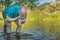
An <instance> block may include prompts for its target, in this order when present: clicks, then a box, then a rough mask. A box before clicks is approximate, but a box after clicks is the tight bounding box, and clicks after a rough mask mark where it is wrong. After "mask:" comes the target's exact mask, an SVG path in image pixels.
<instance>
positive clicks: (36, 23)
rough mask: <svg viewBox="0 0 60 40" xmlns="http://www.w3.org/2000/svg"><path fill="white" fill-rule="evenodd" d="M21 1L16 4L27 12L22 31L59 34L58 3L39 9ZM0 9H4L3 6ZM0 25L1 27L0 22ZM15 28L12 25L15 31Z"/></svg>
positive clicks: (46, 4)
mask: <svg viewBox="0 0 60 40" xmlns="http://www.w3.org/2000/svg"><path fill="white" fill-rule="evenodd" d="M22 1H24V0H22ZM22 1H21V2H19V3H18V4H19V5H22V6H26V7H27V10H28V15H27V19H26V23H25V24H23V26H22V30H38V31H43V32H44V33H46V32H47V33H49V32H54V33H55V32H60V9H59V8H60V5H59V3H58V1H57V2H55V3H44V4H42V5H41V6H39V7H36V6H30V5H28V4H27V3H26V4H24V2H22ZM31 1H33V0H30V2H31ZM20 3H21V4H20ZM16 4H17V3H16ZM2 7H4V5H2ZM31 8H33V10H30V9H31ZM0 16H1V15H0ZM1 18H2V16H1ZM0 23H1V24H2V25H3V21H2V20H1V22H0ZM15 26H16V25H15V24H14V23H13V25H12V28H14V29H16V27H15ZM14 29H12V30H14Z"/></svg>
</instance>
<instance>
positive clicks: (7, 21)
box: [2, 5, 27, 37]
mask: <svg viewBox="0 0 60 40" xmlns="http://www.w3.org/2000/svg"><path fill="white" fill-rule="evenodd" d="M2 15H3V18H4V34H7V37H9V36H10V33H11V22H12V21H13V22H15V23H16V25H17V29H16V34H17V36H18V37H19V34H20V31H21V25H22V24H23V23H24V22H25V20H26V15H27V9H26V8H25V7H23V6H17V5H10V6H8V7H7V8H5V9H4V10H3V12H2Z"/></svg>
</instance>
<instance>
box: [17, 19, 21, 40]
mask: <svg viewBox="0 0 60 40" xmlns="http://www.w3.org/2000/svg"><path fill="white" fill-rule="evenodd" d="M16 25H17V29H16V37H17V40H19V39H20V38H21V37H20V31H21V25H22V24H21V22H20V20H16Z"/></svg>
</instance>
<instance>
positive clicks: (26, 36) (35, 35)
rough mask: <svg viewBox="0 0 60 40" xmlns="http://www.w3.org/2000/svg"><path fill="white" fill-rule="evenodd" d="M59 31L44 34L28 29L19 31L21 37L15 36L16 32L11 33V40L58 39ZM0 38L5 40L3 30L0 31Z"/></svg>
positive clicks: (59, 39)
mask: <svg viewBox="0 0 60 40" xmlns="http://www.w3.org/2000/svg"><path fill="white" fill-rule="evenodd" d="M59 36H60V33H57V36H56V35H55V34H54V33H50V34H44V35H43V32H42V31H35V30H28V31H22V32H21V39H17V38H16V33H15V32H12V33H11V36H10V37H11V38H10V39H11V40H60V37H59ZM0 40H7V38H4V36H3V32H0Z"/></svg>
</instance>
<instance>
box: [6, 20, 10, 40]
mask: <svg viewBox="0 0 60 40" xmlns="http://www.w3.org/2000/svg"><path fill="white" fill-rule="evenodd" d="M10 34H11V22H9V21H7V28H6V35H7V40H10Z"/></svg>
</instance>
